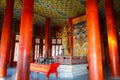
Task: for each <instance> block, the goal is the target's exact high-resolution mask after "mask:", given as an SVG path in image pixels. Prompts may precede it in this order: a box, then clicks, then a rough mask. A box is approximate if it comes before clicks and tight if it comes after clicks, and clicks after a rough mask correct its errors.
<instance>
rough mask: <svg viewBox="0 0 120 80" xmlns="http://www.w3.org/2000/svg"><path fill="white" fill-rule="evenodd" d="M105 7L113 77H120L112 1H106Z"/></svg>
mask: <svg viewBox="0 0 120 80" xmlns="http://www.w3.org/2000/svg"><path fill="white" fill-rule="evenodd" d="M105 6H106V22H107V35H108V48H109V59H110V68H111V74H112V77H120V70H119V69H120V65H119V55H118V43H117V35H116V29H115V22H114V14H113V3H112V0H105Z"/></svg>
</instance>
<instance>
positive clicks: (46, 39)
mask: <svg viewBox="0 0 120 80" xmlns="http://www.w3.org/2000/svg"><path fill="white" fill-rule="evenodd" d="M49 26H50V19H49V18H46V25H45V50H46V56H47V57H49V54H50V53H49V52H50V51H49V50H50V45H49V44H50V43H49Z"/></svg>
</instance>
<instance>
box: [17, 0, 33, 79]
mask: <svg viewBox="0 0 120 80" xmlns="http://www.w3.org/2000/svg"><path fill="white" fill-rule="evenodd" d="M22 2H23V3H22V16H21V25H20V44H19V54H18V62H17V72H16V79H15V80H29V73H30V69H29V68H30V62H31V53H32V29H33V6H34V0H22Z"/></svg>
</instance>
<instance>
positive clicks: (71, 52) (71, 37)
mask: <svg viewBox="0 0 120 80" xmlns="http://www.w3.org/2000/svg"><path fill="white" fill-rule="evenodd" d="M69 28H70V32H71V35H70V38H69V41H70V43H69V44H70V55H71V56H73V35H72V33H73V22H72V18H69Z"/></svg>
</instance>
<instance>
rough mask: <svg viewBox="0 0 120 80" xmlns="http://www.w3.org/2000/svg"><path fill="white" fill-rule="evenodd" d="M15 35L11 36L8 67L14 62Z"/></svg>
mask: <svg viewBox="0 0 120 80" xmlns="http://www.w3.org/2000/svg"><path fill="white" fill-rule="evenodd" d="M15 36H16V35H15V33H12V34H11V43H10V55H9V65H10V66H13V60H14V49H15Z"/></svg>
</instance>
